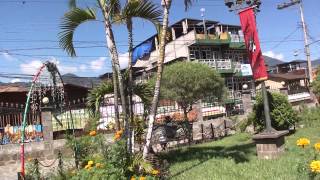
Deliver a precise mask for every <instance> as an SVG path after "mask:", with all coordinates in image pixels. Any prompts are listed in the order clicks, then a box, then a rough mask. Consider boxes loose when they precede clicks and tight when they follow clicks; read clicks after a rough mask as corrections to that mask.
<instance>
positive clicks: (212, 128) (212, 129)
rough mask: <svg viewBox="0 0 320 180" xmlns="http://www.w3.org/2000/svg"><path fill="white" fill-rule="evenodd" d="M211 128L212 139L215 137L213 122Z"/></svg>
mask: <svg viewBox="0 0 320 180" xmlns="http://www.w3.org/2000/svg"><path fill="white" fill-rule="evenodd" d="M210 128H211V139H214V127H213V124H212V123H210Z"/></svg>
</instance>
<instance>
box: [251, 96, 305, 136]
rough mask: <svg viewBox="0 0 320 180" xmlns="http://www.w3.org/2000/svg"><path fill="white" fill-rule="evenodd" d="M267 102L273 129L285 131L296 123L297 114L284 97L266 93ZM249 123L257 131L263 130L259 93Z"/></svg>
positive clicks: (263, 117)
mask: <svg viewBox="0 0 320 180" xmlns="http://www.w3.org/2000/svg"><path fill="white" fill-rule="evenodd" d="M268 100H269V107H270V118H271V125H272V127H273V128H274V129H276V130H285V129H288V128H289V127H290V126H293V125H294V124H295V123H296V122H298V120H299V117H298V114H297V112H295V111H294V110H293V108H292V106H291V104H290V103H289V101H288V99H287V97H286V96H285V95H283V94H280V93H270V92H268ZM249 121H252V122H253V123H254V125H255V126H256V127H257V129H258V131H261V130H263V129H264V127H265V116H264V108H263V98H262V95H261V93H260V94H258V95H257V97H256V103H255V104H254V107H253V112H252V114H251V115H249Z"/></svg>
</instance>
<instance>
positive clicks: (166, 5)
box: [143, 0, 171, 159]
mask: <svg viewBox="0 0 320 180" xmlns="http://www.w3.org/2000/svg"><path fill="white" fill-rule="evenodd" d="M163 3H164V4H163V22H162V32H161V37H160V47H159V59H158V65H157V67H158V69H157V80H156V84H155V88H154V95H153V99H152V104H151V109H150V113H149V122H148V132H147V136H146V144H145V146H144V148H143V158H144V159H146V157H147V155H148V153H149V150H150V143H151V138H152V131H153V124H154V120H155V116H156V113H157V107H158V102H159V94H160V86H161V79H162V72H163V63H164V58H165V47H166V36H167V28H168V21H169V20H168V19H169V10H170V6H171V0H165V1H163Z"/></svg>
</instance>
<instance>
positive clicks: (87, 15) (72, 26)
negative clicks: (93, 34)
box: [59, 2, 96, 56]
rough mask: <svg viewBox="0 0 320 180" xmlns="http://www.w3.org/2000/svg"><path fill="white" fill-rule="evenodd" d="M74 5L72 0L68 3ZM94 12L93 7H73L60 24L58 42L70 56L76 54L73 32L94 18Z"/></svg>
mask: <svg viewBox="0 0 320 180" xmlns="http://www.w3.org/2000/svg"><path fill="white" fill-rule="evenodd" d="M70 5H71V6H73V5H74V3H73V2H71V4H70ZM95 19H96V13H95V11H94V10H93V9H91V8H87V9H80V8H76V7H73V8H72V9H70V11H69V12H67V13H66V14H65V15H64V17H63V21H62V23H61V25H60V28H61V30H62V31H61V32H60V33H59V44H60V47H61V48H62V49H64V50H65V51H66V52H67V53H68V54H69V55H70V56H76V51H75V49H74V45H73V34H74V32H75V30H76V28H77V27H78V26H79V25H80V24H82V23H84V22H87V21H91V20H95Z"/></svg>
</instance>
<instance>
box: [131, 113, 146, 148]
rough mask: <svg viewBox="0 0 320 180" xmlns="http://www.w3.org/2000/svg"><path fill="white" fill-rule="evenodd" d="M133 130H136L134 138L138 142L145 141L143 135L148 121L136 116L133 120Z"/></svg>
mask: <svg viewBox="0 0 320 180" xmlns="http://www.w3.org/2000/svg"><path fill="white" fill-rule="evenodd" d="M132 126H133V130H134V139H135V142H136V143H138V144H142V143H143V135H144V129H145V126H146V123H145V121H144V119H142V118H141V117H138V116H135V117H134V119H133V122H132Z"/></svg>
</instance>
